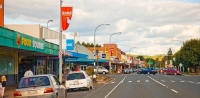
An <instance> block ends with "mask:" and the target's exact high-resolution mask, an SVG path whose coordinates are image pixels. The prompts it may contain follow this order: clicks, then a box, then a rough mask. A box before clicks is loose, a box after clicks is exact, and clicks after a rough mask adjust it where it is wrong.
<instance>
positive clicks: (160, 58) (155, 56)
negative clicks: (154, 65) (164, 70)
mask: <svg viewBox="0 0 200 98" xmlns="http://www.w3.org/2000/svg"><path fill="white" fill-rule="evenodd" d="M131 56H134V57H137V56H144V58H152V59H154V60H156V58H158V60H159V61H161V60H162V58H163V57H164V56H165V54H158V55H154V56H149V55H134V54H131Z"/></svg>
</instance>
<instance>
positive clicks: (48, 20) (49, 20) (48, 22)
mask: <svg viewBox="0 0 200 98" xmlns="http://www.w3.org/2000/svg"><path fill="white" fill-rule="evenodd" d="M49 22H53V20H48V22H47V29H48V28H49Z"/></svg>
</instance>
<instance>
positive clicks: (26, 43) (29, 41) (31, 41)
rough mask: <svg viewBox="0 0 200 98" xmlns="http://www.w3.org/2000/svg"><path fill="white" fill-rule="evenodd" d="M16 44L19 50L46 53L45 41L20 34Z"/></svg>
mask: <svg viewBox="0 0 200 98" xmlns="http://www.w3.org/2000/svg"><path fill="white" fill-rule="evenodd" d="M16 36H17V37H16V43H17V46H18V48H22V49H27V50H32V51H39V52H44V43H45V42H44V41H43V40H41V39H37V38H34V37H31V36H28V35H25V34H20V33H18V34H17V35H16Z"/></svg>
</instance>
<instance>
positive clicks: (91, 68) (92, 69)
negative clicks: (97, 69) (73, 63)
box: [85, 67, 94, 76]
mask: <svg viewBox="0 0 200 98" xmlns="http://www.w3.org/2000/svg"><path fill="white" fill-rule="evenodd" d="M85 71H86V73H87V74H88V75H89V76H92V75H93V74H94V68H93V67H88V68H87V69H86V70H85Z"/></svg>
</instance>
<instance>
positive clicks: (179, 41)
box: [172, 39, 184, 43]
mask: <svg viewBox="0 0 200 98" xmlns="http://www.w3.org/2000/svg"><path fill="white" fill-rule="evenodd" d="M172 41H178V42H181V43H184V41H181V40H174V39H172Z"/></svg>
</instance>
